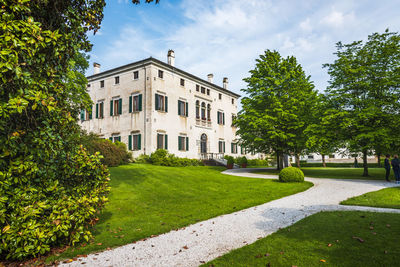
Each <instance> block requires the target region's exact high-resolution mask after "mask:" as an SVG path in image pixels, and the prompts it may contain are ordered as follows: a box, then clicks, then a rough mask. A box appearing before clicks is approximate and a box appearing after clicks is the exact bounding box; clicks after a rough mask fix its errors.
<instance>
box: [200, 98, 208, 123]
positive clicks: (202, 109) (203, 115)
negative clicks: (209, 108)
mask: <svg viewBox="0 0 400 267" xmlns="http://www.w3.org/2000/svg"><path fill="white" fill-rule="evenodd" d="M201 119H202V120H206V119H207V118H206V103H204V102H203V103H201Z"/></svg>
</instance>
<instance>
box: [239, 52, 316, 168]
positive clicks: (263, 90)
mask: <svg viewBox="0 0 400 267" xmlns="http://www.w3.org/2000/svg"><path fill="white" fill-rule="evenodd" d="M256 62H257V64H256V67H255V68H254V69H253V70H251V71H250V74H251V76H250V77H248V78H245V79H244V81H245V82H246V83H247V88H245V89H242V91H243V92H245V93H246V95H247V96H246V97H244V98H243V99H242V106H243V109H242V110H241V111H240V112H239V114H238V117H237V120H236V122H235V124H236V125H237V126H238V127H239V129H238V131H237V134H238V135H239V136H240V137H241V140H242V141H241V142H242V145H244V146H246V147H249V148H252V149H254V150H256V151H259V152H264V153H270V152H272V151H273V152H275V153H276V154H277V159H278V168H281V167H282V160H281V159H282V155H283V153H294V154H300V153H302V151H303V150H304V149H305V148H306V141H307V137H306V136H305V134H304V130H305V129H306V128H307V127H308V125H309V124H310V123H311V122H312V114H315V112H313V109H314V108H315V106H316V101H317V93H316V91H315V90H314V85H313V84H312V82H311V81H310V77H309V76H306V74H305V73H304V71H303V69H302V67H301V65H300V64H298V63H297V60H296V58H295V57H293V56H291V57H287V58H283V57H281V55H280V54H279V53H278V52H277V51H270V50H267V51H265V53H264V54H263V55H260V58H259V59H257V60H256Z"/></svg>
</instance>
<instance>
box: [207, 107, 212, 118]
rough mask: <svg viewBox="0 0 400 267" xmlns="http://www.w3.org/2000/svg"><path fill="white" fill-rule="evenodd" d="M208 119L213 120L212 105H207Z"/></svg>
mask: <svg viewBox="0 0 400 267" xmlns="http://www.w3.org/2000/svg"><path fill="white" fill-rule="evenodd" d="M207 120H208V121H211V105H210V104H208V105H207Z"/></svg>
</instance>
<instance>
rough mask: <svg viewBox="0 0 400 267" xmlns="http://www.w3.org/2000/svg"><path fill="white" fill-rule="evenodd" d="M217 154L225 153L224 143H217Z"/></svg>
mask: <svg viewBox="0 0 400 267" xmlns="http://www.w3.org/2000/svg"><path fill="white" fill-rule="evenodd" d="M218 152H219V153H225V141H218Z"/></svg>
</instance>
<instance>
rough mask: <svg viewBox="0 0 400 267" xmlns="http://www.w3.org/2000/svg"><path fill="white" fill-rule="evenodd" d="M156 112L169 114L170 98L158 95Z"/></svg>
mask: <svg viewBox="0 0 400 267" xmlns="http://www.w3.org/2000/svg"><path fill="white" fill-rule="evenodd" d="M156 110H159V111H165V112H168V97H167V96H164V95H159V94H156Z"/></svg>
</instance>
